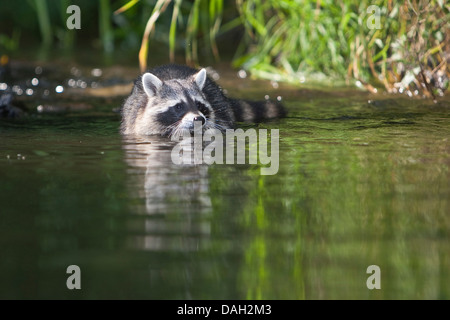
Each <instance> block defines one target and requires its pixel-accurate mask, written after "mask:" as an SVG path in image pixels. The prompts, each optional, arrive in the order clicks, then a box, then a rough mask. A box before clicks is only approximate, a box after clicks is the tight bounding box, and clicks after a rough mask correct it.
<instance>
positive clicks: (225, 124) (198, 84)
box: [121, 65, 286, 136]
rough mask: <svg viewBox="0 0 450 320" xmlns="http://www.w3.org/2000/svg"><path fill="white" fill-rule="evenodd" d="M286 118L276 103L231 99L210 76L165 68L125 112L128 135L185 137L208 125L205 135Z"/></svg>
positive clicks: (147, 78)
mask: <svg viewBox="0 0 450 320" xmlns="http://www.w3.org/2000/svg"><path fill="white" fill-rule="evenodd" d="M285 114H286V112H285V110H284V108H283V106H282V105H281V104H279V103H275V102H272V101H242V100H236V99H231V98H228V97H227V96H225V94H224V93H223V92H222V89H221V88H220V87H219V86H218V85H217V84H216V83H215V82H214V81H212V80H211V79H210V78H209V77H208V76H207V75H206V70H205V69H201V70H196V69H193V68H189V67H187V66H180V65H165V66H161V67H157V68H154V69H152V70H150V71H149V72H147V73H145V74H143V75H142V76H140V77H139V78H138V79H136V81H135V83H134V87H133V90H132V92H131V95H130V96H129V97H128V98H127V99H126V100H125V103H124V105H123V108H122V124H121V132H122V134H137V135H154V134H158V135H163V136H164V135H166V136H173V135H181V134H183V133H184V132H186V131H192V130H193V121H197V120H202V122H204V124H203V129H204V130H206V129H209V128H215V129H218V130H220V131H224V130H225V129H229V128H233V126H234V123H235V122H236V121H238V122H239V121H242V122H259V121H262V120H264V119H271V118H275V117H281V116H284V115H285Z"/></svg>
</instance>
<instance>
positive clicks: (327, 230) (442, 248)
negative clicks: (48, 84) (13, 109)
mask: <svg viewBox="0 0 450 320" xmlns="http://www.w3.org/2000/svg"><path fill="white" fill-rule="evenodd" d="M224 81H226V79H225V80H224ZM231 89H232V90H233V88H231ZM262 90H266V88H263V89H261V88H259V89H258V88H257V89H254V90H253V89H252V90H250V89H249V90H246V89H245V88H244V89H239V88H234V91H235V93H238V94H241V96H242V95H246V97H247V98H251V97H254V98H259V97H261V96H264V94H265V93H266V92H261V91H262ZM244 91H245V92H244ZM282 93H283V101H284V103H285V104H286V106H287V108H288V109H289V111H290V114H289V117H288V118H286V119H282V120H277V121H273V122H269V123H264V124H260V125H258V126H252V128H256V129H260V128H266V129H279V130H280V151H279V152H280V167H279V171H278V173H277V174H276V175H273V176H262V175H260V167H261V166H260V165H218V164H216V165H211V166H206V165H199V166H177V165H174V164H172V162H171V161H170V150H171V148H172V147H173V143H172V142H170V141H169V140H167V139H163V138H156V137H149V138H143V139H138V140H136V139H130V138H123V137H121V136H120V135H119V133H118V125H119V117H118V115H117V114H114V113H113V112H110V110H111V109H112V108H113V107H114V106H117V105H119V104H120V102H121V101H122V100H121V99H122V98H120V99H119V98H118V99H115V100H114V99H113V100H112V101H109V102H108V103H109V104H108V105H107V106H106V107H105V106H104V107H103V109H101V110H102V111H101V112H99V111H98V110H97V111H94V110H92V109H90V110H82V111H79V112H66V113H62V114H42V115H33V116H31V117H28V118H25V119H23V120H20V121H2V122H0V135H1V137H2V139H1V140H0V181H1V182H0V203H1V209H0V212H1V214H0V217H1V218H0V241H1V242H0V243H1V259H0V279H1V280H0V281H1V282H0V283H1V285H0V288H1V289H0V297H1V298H13V299H23V298H27V299H36V298H39V299H66V298H70V299H106V298H113V299H132V298H138V299H338V298H341V299H449V298H450V286H449V283H450V255H449V252H450V242H449V238H450V216H449V212H450V184H449V181H450V176H449V164H450V144H449V140H448V139H449V137H450V117H449V112H448V111H449V106H450V104H449V102H448V100H442V101H440V102H439V103H438V104H433V103H430V102H427V101H423V100H410V99H405V98H392V97H388V98H387V97H384V96H377V97H373V96H372V97H371V96H368V95H366V94H363V93H355V92H353V91H346V90H335V91H327V92H321V91H317V90H316V91H315V90H312V91H308V90H303V91H298V90H293V89H289V90H285V91H283V92H282ZM271 94H272V95H273V94H276V91H275V90H273V91H272V92H271ZM368 100H372V101H371V103H368ZM246 128H248V127H246ZM70 265H78V266H79V267H80V269H81V288H82V289H81V290H68V289H67V287H66V280H67V278H68V277H69V274H67V273H66V269H67V267H68V266H70ZM371 265H377V266H379V267H380V271H381V277H380V282H381V289H379V290H376V289H374V290H369V289H368V288H367V285H366V281H367V279H368V277H369V276H370V275H371V274H368V273H367V268H368V267H369V266H371Z"/></svg>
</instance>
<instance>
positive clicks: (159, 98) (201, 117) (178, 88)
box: [137, 69, 214, 136]
mask: <svg viewBox="0 0 450 320" xmlns="http://www.w3.org/2000/svg"><path fill="white" fill-rule="evenodd" d="M205 83H206V70H205V69H201V70H200V71H199V72H197V73H196V74H194V75H192V76H190V77H188V78H186V79H170V80H166V81H162V80H161V79H159V78H158V77H157V76H155V75H154V74H152V73H149V72H148V73H145V74H144V75H143V76H142V87H143V89H144V92H145V94H146V95H147V98H148V102H147V106H146V107H145V110H144V111H143V116H142V118H141V119H140V121H139V122H140V123H139V125H138V126H137V127H138V128H139V131H140V133H143V134H161V135H167V136H174V135H175V136H179V135H182V134H184V133H187V132H189V133H192V132H193V131H194V124H195V128H198V127H199V126H200V127H202V128H203V129H206V128H207V127H209V124H210V123H214V114H213V108H212V107H211V105H210V104H209V102H208V100H207V99H206V98H205V95H204V94H203V92H202V90H203V88H204V86H205Z"/></svg>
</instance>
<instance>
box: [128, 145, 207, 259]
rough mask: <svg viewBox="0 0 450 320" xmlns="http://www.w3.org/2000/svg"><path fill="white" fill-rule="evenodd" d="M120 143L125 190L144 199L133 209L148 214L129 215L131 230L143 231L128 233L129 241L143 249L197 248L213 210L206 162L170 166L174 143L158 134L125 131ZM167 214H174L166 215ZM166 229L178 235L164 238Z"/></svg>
mask: <svg viewBox="0 0 450 320" xmlns="http://www.w3.org/2000/svg"><path fill="white" fill-rule="evenodd" d="M123 142H124V143H123V148H124V150H125V160H126V163H127V164H128V166H129V170H128V177H129V183H128V188H129V192H130V194H131V195H136V196H137V197H138V198H139V200H142V199H145V206H137V207H134V208H132V211H133V212H137V213H144V214H146V215H149V216H147V218H145V219H144V220H142V219H137V220H135V219H134V220H130V221H131V222H130V223H133V225H132V226H130V228H131V230H133V231H138V232H139V233H141V234H142V232H143V233H144V235H142V236H134V237H131V238H130V239H132V240H131V244H130V245H131V246H132V247H135V248H139V249H143V250H166V249H174V248H175V247H177V248H176V249H178V250H179V249H181V250H183V251H190V250H194V249H195V248H198V246H199V241H201V240H202V238H203V237H202V236H209V234H210V224H209V221H207V219H202V217H204V216H205V215H208V214H209V213H210V212H211V199H210V197H209V178H208V166H207V165H206V164H201V165H193V164H192V165H189V164H186V165H174V164H173V163H172V161H171V151H172V149H173V147H174V145H175V142H172V141H170V140H169V139H167V138H163V137H160V136H144V137H129V136H128V137H124V140H123ZM168 214H170V215H171V216H172V217H176V218H175V219H173V220H167V219H165V216H166V215H168ZM160 215H163V216H160ZM143 221H145V222H144V223H142V222H143ZM136 224H138V225H136ZM142 229H144V230H142ZM168 232H169V233H172V234H173V233H174V232H175V233H176V234H177V235H179V237H178V236H171V237H168V236H167V234H165V233H168ZM194 235H195V236H194ZM180 237H182V239H180ZM180 240H181V241H180ZM180 245H181V246H182V248H179V246H180Z"/></svg>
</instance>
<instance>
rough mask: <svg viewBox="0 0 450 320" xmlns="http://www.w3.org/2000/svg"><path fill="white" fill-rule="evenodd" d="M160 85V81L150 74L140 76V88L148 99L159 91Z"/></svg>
mask: <svg viewBox="0 0 450 320" xmlns="http://www.w3.org/2000/svg"><path fill="white" fill-rule="evenodd" d="M162 84H163V83H162V81H161V80H159V78H158V77H157V76H155V75H153V74H151V73H150V72H147V73H145V74H144V75H143V76H142V86H143V87H144V91H145V93H146V94H147V95H148V96H149V97H153V96H154V95H156V92H157V91H158V90H159V89H161V87H162Z"/></svg>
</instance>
